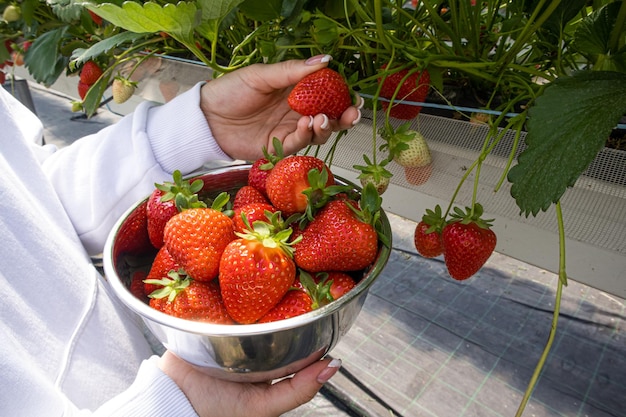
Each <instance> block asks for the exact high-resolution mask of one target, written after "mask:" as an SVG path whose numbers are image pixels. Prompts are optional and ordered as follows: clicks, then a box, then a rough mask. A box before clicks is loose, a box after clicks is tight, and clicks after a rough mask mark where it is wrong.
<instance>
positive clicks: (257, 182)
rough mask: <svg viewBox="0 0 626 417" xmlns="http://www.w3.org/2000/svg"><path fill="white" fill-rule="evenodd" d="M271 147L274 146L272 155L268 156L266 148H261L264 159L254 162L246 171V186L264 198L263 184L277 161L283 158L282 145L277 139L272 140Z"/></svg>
mask: <svg viewBox="0 0 626 417" xmlns="http://www.w3.org/2000/svg"><path fill="white" fill-rule="evenodd" d="M272 145H273V146H274V154H270V153H269V152H268V151H267V148H265V147H263V155H264V156H265V157H263V158H259V159H257V160H256V161H254V163H253V164H252V166H251V167H250V171H248V185H249V186H251V187H254V188H256V189H257V190H259V191H260V192H261V193H262V194H263V195H264V196H267V190H266V186H265V184H266V182H267V177H268V175H269V174H270V171H271V170H272V168H274V165H276V163H277V162H278V161H280V160H281V159H283V158H284V157H285V155H284V153H283V144H282V143H281V142H280V140H278V138H273V139H272Z"/></svg>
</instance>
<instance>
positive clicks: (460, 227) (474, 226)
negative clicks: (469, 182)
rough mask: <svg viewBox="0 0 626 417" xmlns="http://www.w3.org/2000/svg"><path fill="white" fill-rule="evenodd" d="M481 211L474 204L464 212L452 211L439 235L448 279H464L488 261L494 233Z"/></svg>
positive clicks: (494, 242)
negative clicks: (449, 218) (448, 275)
mask: <svg viewBox="0 0 626 417" xmlns="http://www.w3.org/2000/svg"><path fill="white" fill-rule="evenodd" d="M482 214H483V208H482V206H481V205H480V204H479V203H476V204H474V210H472V209H470V208H466V211H465V212H463V211H462V210H461V209H460V208H458V207H456V208H455V213H454V214H452V216H453V217H454V218H455V220H453V221H451V222H449V223H448V224H447V225H446V226H445V227H444V228H443V232H442V241H443V248H444V255H443V257H444V261H445V264H446V267H447V268H448V273H449V274H450V276H451V277H452V278H454V279H456V280H464V279H467V278H469V277H471V276H472V275H474V274H475V273H476V272H478V270H480V268H482V266H483V265H484V264H485V262H487V259H489V257H490V256H491V254H492V253H493V251H494V250H495V247H496V241H497V239H496V234H495V233H494V232H493V230H491V229H490V227H491V225H490V222H491V221H492V220H483V219H481V216H482Z"/></svg>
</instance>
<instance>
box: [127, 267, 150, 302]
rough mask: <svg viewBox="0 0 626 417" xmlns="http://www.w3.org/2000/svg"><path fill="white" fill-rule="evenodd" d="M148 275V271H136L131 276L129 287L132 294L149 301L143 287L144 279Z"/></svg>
mask: <svg viewBox="0 0 626 417" xmlns="http://www.w3.org/2000/svg"><path fill="white" fill-rule="evenodd" d="M146 276H147V274H146V271H141V270H140V271H135V272H134V273H133V275H132V276H131V277H130V286H129V287H128V289H129V290H130V293H131V294H132V295H134V296H135V297H137V298H139V299H140V300H141V301H143V302H146V303H147V302H148V297H147V295H146V293H145V292H144V289H143V288H144V285H145V284H144V283H143V281H144V279H146Z"/></svg>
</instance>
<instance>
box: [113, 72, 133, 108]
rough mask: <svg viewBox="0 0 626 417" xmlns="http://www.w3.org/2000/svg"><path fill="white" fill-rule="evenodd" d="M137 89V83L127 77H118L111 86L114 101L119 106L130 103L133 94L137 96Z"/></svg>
mask: <svg viewBox="0 0 626 417" xmlns="http://www.w3.org/2000/svg"><path fill="white" fill-rule="evenodd" d="M136 89H137V82H136V81H131V80H129V79H128V78H126V77H122V76H119V75H118V76H117V77H115V78H114V79H113V84H112V85H111V92H112V93H113V101H114V102H116V103H117V104H122V103H125V102H126V101H128V99H130V98H131V97H132V96H133V94H135V90H136Z"/></svg>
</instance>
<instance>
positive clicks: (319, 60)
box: [304, 54, 333, 65]
mask: <svg viewBox="0 0 626 417" xmlns="http://www.w3.org/2000/svg"><path fill="white" fill-rule="evenodd" d="M332 59H333V57H332V56H330V55H324V54H322V55H315V56H312V57H311V58H309V59H307V60H306V61H304V63H305V64H306V65H317V64H323V63H326V62H330V61H332Z"/></svg>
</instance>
